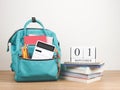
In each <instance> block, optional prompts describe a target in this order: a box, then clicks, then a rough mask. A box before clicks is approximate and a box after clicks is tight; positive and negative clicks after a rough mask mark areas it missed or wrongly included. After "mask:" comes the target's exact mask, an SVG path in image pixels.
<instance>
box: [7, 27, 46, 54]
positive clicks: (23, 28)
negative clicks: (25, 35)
mask: <svg viewBox="0 0 120 90" xmlns="http://www.w3.org/2000/svg"><path fill="white" fill-rule="evenodd" d="M27 29H28V30H30V29H36V30H38V29H40V30H42V29H41V28H27ZM21 30H24V28H21V29H18V30H16V31H15V32H14V33H13V35H12V36H11V37H10V38H9V40H8V42H7V52H8V51H9V43H10V40H11V38H12V37H13V36H14V35H15V34H16V33H17V32H18V31H21ZM45 30H48V29H45Z"/></svg>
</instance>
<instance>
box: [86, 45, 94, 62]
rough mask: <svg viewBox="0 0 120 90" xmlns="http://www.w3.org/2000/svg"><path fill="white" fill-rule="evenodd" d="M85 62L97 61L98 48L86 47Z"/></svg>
mask: <svg viewBox="0 0 120 90" xmlns="http://www.w3.org/2000/svg"><path fill="white" fill-rule="evenodd" d="M84 60H91V62H95V60H96V48H95V47H84Z"/></svg>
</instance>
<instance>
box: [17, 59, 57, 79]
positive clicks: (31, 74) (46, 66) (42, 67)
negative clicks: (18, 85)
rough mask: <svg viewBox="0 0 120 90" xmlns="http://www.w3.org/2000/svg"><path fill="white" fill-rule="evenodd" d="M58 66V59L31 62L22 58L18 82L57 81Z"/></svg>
mask: <svg viewBox="0 0 120 90" xmlns="http://www.w3.org/2000/svg"><path fill="white" fill-rule="evenodd" d="M57 73H58V66H57V60H56V59H50V60H31V59H23V58H21V57H20V60H19V65H18V72H17V73H16V77H15V79H16V81H46V80H57V79H58V76H57Z"/></svg>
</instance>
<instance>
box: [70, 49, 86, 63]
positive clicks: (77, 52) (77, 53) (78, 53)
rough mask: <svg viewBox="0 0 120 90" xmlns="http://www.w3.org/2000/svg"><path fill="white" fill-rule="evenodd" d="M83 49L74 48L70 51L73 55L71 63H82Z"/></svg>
mask: <svg viewBox="0 0 120 90" xmlns="http://www.w3.org/2000/svg"><path fill="white" fill-rule="evenodd" d="M83 50H84V49H83V48H82V47H72V48H71V50H70V53H71V58H70V59H71V61H72V62H75V61H80V60H83Z"/></svg>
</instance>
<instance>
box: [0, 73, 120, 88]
mask: <svg viewBox="0 0 120 90" xmlns="http://www.w3.org/2000/svg"><path fill="white" fill-rule="evenodd" d="M13 77H14V73H13V72H11V71H0V90H120V71H105V72H104V76H103V77H102V80H100V81H97V82H94V83H90V84H84V83H79V82H72V81H66V80H58V81H52V82H16V81H14V78H13Z"/></svg>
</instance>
